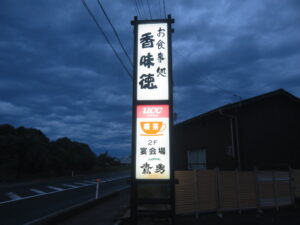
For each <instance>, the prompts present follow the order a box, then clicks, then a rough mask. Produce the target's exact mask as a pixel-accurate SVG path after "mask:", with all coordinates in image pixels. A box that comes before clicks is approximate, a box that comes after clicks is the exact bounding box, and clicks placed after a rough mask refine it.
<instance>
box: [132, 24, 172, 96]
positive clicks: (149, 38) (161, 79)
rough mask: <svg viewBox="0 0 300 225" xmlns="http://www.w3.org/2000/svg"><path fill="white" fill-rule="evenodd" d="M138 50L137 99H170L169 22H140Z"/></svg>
mask: <svg viewBox="0 0 300 225" xmlns="http://www.w3.org/2000/svg"><path fill="white" fill-rule="evenodd" d="M137 50H138V51H137V83H136V85H137V100H168V99H169V71H168V70H169V67H168V65H169V62H168V25H167V23H157V24H139V25H138V39H137Z"/></svg>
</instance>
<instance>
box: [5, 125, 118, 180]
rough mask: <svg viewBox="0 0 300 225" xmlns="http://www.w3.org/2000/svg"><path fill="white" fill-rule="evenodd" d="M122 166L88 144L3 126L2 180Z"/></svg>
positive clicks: (32, 129)
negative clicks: (96, 152) (96, 151)
mask: <svg viewBox="0 0 300 225" xmlns="http://www.w3.org/2000/svg"><path fill="white" fill-rule="evenodd" d="M117 166H120V161H119V160H118V159H116V158H114V157H111V156H109V155H108V153H107V152H105V153H102V154H100V155H98V156H96V154H95V153H94V152H93V151H92V150H91V149H90V147H89V146H88V145H87V144H85V143H80V142H76V141H72V140H70V139H69V138H67V137H64V138H59V139H57V140H56V141H50V139H49V138H48V137H47V136H46V135H45V134H44V133H43V132H42V131H40V130H38V129H34V128H25V127H18V128H14V127H13V126H11V125H8V124H4V125H0V179H1V180H2V181H5V180H13V179H26V178H34V177H55V176H66V175H70V174H71V173H72V171H75V172H76V173H90V172H94V171H99V170H105V169H107V168H109V167H117Z"/></svg>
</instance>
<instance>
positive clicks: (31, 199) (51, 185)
mask: <svg viewBox="0 0 300 225" xmlns="http://www.w3.org/2000/svg"><path fill="white" fill-rule="evenodd" d="M128 179H129V176H128V175H126V174H122V175H121V176H120V175H119V176H117V175H115V176H111V177H107V178H104V179H102V180H101V182H100V183H99V193H100V197H101V196H103V195H107V194H109V193H111V192H114V191H117V190H120V189H124V188H126V187H128ZM96 184H97V182H96V180H95V179H84V178H81V179H71V180H70V179H66V180H60V181H55V182H51V181H50V182H42V183H36V184H34V183H32V184H26V185H21V186H15V187H1V188H0V224H1V225H17V224H18V225H19V224H26V223H30V222H32V221H34V220H37V219H39V218H42V217H45V216H47V215H49V214H52V213H55V212H58V211H60V210H63V209H66V208H68V207H71V206H74V205H76V204H80V203H84V202H86V201H89V200H91V199H94V198H95V195H96Z"/></svg>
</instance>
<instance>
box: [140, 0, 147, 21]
mask: <svg viewBox="0 0 300 225" xmlns="http://www.w3.org/2000/svg"><path fill="white" fill-rule="evenodd" d="M139 2H140V5H141V11H143V14H144V18H145V19H146V15H147V14H146V10H145V7H144V3H143V0H139Z"/></svg>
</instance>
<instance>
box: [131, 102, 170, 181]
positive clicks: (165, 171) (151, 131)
mask: <svg viewBox="0 0 300 225" xmlns="http://www.w3.org/2000/svg"><path fill="white" fill-rule="evenodd" d="M169 132H170V130H169V105H138V106H137V119H136V162H135V163H136V179H169V178H170V158H169V151H170V143H169Z"/></svg>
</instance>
